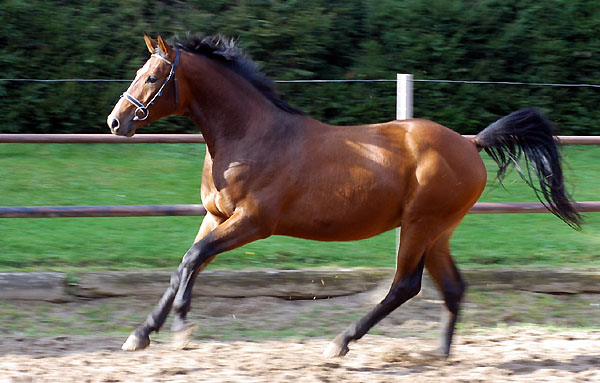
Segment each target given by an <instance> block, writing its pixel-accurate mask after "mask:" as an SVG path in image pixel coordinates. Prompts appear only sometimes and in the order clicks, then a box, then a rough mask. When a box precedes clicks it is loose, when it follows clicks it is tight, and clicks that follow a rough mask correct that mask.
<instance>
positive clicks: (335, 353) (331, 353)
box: [323, 341, 350, 359]
mask: <svg viewBox="0 0 600 383" xmlns="http://www.w3.org/2000/svg"><path fill="white" fill-rule="evenodd" d="M348 351H350V349H349V348H348V346H341V345H339V344H337V343H336V342H335V341H333V342H331V343H329V345H328V346H327V347H326V348H325V350H323V357H325V358H327V359H330V358H340V357H342V356H344V355H346V354H347V353H348Z"/></svg>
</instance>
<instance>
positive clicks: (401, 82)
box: [396, 73, 413, 251]
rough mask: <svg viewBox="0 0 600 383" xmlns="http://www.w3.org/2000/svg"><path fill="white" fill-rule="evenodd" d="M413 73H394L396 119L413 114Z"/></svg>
mask: <svg viewBox="0 0 600 383" xmlns="http://www.w3.org/2000/svg"><path fill="white" fill-rule="evenodd" d="M412 79H413V75H412V74H404V73H397V74H396V120H406V119H408V118H412V116H413V81H412ZM400 230H401V228H400V227H399V228H397V229H396V251H398V249H399V248H400Z"/></svg>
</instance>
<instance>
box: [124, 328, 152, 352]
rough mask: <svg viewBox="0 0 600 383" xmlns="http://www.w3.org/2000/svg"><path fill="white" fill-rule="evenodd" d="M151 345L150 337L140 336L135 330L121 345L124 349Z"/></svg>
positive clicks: (132, 349) (140, 348)
mask: <svg viewBox="0 0 600 383" xmlns="http://www.w3.org/2000/svg"><path fill="white" fill-rule="evenodd" d="M149 345H150V337H148V336H146V337H139V336H138V335H137V334H136V333H135V332H134V333H132V334H131V335H129V338H127V340H126V341H125V343H123V346H121V350H124V351H137V350H142V349H144V348H146V347H148V346H149Z"/></svg>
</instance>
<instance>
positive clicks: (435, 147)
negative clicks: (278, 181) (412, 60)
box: [276, 119, 485, 240]
mask: <svg viewBox="0 0 600 383" xmlns="http://www.w3.org/2000/svg"><path fill="white" fill-rule="evenodd" d="M306 142H308V143H309V145H307V147H306V148H304V149H303V152H304V153H307V154H308V155H306V156H304V157H303V156H297V157H295V158H294V161H293V163H294V166H295V167H294V168H293V170H291V171H290V172H284V173H285V175H286V177H289V176H290V174H297V175H298V176H297V177H293V178H296V179H297V180H299V181H298V184H297V185H294V186H295V187H296V188H298V189H300V190H302V191H301V193H294V194H295V197H294V198H291V199H290V200H289V202H288V203H286V204H285V207H284V209H283V212H282V217H280V221H279V224H278V228H277V230H276V234H284V235H292V236H300V237H305V238H310V239H319V240H350V239H361V238H366V237H370V236H372V235H376V234H379V233H381V232H383V231H386V230H390V229H392V228H394V227H397V226H400V225H402V224H403V217H404V216H405V215H406V213H407V212H408V214H409V215H410V214H412V213H411V212H412V211H414V210H415V209H416V210H418V211H421V210H422V211H423V212H425V211H426V210H432V211H435V210H436V209H441V210H443V209H444V208H447V210H449V211H451V212H450V213H449V214H459V213H461V212H463V211H465V210H467V211H468V209H470V207H471V205H472V204H473V203H474V202H475V201H476V199H477V198H478V197H479V195H480V193H481V191H482V190H483V186H484V185H485V168H484V167H483V163H482V161H481V158H480V156H479V153H478V151H477V148H476V146H475V144H474V143H473V142H471V141H469V140H467V139H465V138H464V137H462V136H461V135H460V134H458V133H455V132H453V131H451V130H449V129H447V128H445V127H443V126H441V125H439V124H436V123H434V122H431V121H428V120H419V119H414V120H404V121H391V122H387V123H381V124H372V125H363V126H348V127H336V126H325V125H319V126H315V127H314V129H313V133H312V136H311V137H310V138H309V139H307V140H306ZM307 175H309V176H307ZM291 193H292V192H290V193H288V194H291ZM419 199H429V203H425V202H423V203H421V202H419ZM435 205H438V206H435ZM418 211H417V212H416V213H418Z"/></svg>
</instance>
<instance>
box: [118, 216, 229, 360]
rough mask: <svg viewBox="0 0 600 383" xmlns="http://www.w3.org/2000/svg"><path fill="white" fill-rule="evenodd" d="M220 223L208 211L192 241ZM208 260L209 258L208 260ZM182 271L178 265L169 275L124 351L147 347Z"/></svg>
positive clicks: (168, 309) (205, 234)
mask: <svg viewBox="0 0 600 383" xmlns="http://www.w3.org/2000/svg"><path fill="white" fill-rule="evenodd" d="M219 223H220V220H218V219H217V218H216V217H214V216H213V215H212V214H210V213H208V214H207V215H206V216H205V217H204V219H203V220H202V224H201V225H200V230H199V231H198V235H197V236H196V239H195V240H194V243H197V242H198V241H200V240H201V239H202V238H204V237H205V236H207V235H208V234H209V233H210V232H211V231H212V230H214V229H215V228H216V227H217V226H218V225H219ZM209 261H210V260H209ZM207 264H208V261H207V262H205V263H204V266H206V265H207ZM182 272H183V266H181V265H180V266H179V268H178V269H177V270H176V271H175V272H174V273H173V274H172V275H171V281H170V283H169V287H168V288H167V290H166V291H165V292H164V294H163V296H162V297H161V298H160V301H159V302H158V304H157V305H156V307H155V308H154V310H152V312H151V313H150V314H149V315H148V316H147V317H146V320H145V321H144V323H142V324H141V325H140V326H139V327H138V328H136V329H135V330H134V331H133V332H132V333H131V335H129V338H127V341H126V342H125V343H124V344H123V346H122V347H121V348H122V349H123V350H126V351H135V350H141V349H143V348H146V347H148V345H149V344H150V333H151V332H152V331H157V332H158V330H159V329H160V328H161V327H162V325H163V324H164V323H165V320H166V319H167V315H169V311H171V307H172V306H173V300H174V299H175V295H176V294H177V291H178V290H179V284H180V280H181V274H182ZM188 311H189V305H188V307H187V310H186V311H184V313H183V315H182V316H181V314H180V315H179V316H178V315H176V318H175V322H177V321H178V320H179V321H180V322H183V321H184V320H185V313H187V312H188Z"/></svg>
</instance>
